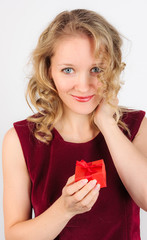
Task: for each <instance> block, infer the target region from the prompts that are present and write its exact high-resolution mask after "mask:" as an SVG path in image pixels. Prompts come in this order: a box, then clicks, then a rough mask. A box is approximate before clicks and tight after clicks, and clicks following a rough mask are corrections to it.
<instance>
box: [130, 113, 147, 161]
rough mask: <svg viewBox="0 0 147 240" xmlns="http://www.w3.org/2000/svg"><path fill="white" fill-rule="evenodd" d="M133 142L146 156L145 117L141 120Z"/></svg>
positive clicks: (146, 123)
mask: <svg viewBox="0 0 147 240" xmlns="http://www.w3.org/2000/svg"><path fill="white" fill-rule="evenodd" d="M133 144H134V145H135V146H136V147H137V148H138V149H139V150H140V151H141V152H142V153H143V154H144V156H146V157H147V118H146V117H144V119H143V120H142V122H141V125H140V128H139V131H138V133H137V134H136V136H135V138H134V140H133Z"/></svg>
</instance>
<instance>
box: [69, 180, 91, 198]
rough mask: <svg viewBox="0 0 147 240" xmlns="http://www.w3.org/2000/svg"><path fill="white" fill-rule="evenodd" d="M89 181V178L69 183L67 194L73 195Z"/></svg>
mask: <svg viewBox="0 0 147 240" xmlns="http://www.w3.org/2000/svg"><path fill="white" fill-rule="evenodd" d="M87 182H88V180H87V179H82V180H80V181H77V182H74V183H73V184H70V185H67V186H66V194H67V195H73V194H74V193H76V192H78V191H79V190H80V189H82V188H83V187H84V186H85V185H86V184H87Z"/></svg>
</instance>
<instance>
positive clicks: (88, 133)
mask: <svg viewBox="0 0 147 240" xmlns="http://www.w3.org/2000/svg"><path fill="white" fill-rule="evenodd" d="M90 118H91V115H82V114H76V113H72V114H68V112H67V111H66V113H65V112H64V113H63V115H62V117H61V118H60V120H59V121H58V123H57V124H56V125H55V128H56V129H57V130H58V132H59V133H60V135H61V136H62V137H63V139H64V140H65V141H71V142H86V141H89V140H91V139H93V138H94V137H95V136H96V135H97V134H98V132H99V131H98V129H96V128H93V127H92V126H91V124H90Z"/></svg>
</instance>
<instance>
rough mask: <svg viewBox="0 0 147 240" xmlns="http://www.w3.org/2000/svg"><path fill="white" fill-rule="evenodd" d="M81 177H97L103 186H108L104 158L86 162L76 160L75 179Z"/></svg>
mask: <svg viewBox="0 0 147 240" xmlns="http://www.w3.org/2000/svg"><path fill="white" fill-rule="evenodd" d="M81 179H88V180H89V181H90V180H93V179H96V180H97V183H99V184H100V186H101V188H102V187H106V170H105V164H104V161H103V159H101V160H97V161H93V162H88V163H87V162H85V161H84V160H81V161H77V162H76V170H75V181H76V182H77V181H79V180H81Z"/></svg>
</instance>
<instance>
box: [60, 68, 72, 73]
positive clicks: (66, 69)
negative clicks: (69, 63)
mask: <svg viewBox="0 0 147 240" xmlns="http://www.w3.org/2000/svg"><path fill="white" fill-rule="evenodd" d="M62 71H63V72H64V73H66V74H70V73H73V69H72V68H64V69H63V70H62Z"/></svg>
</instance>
